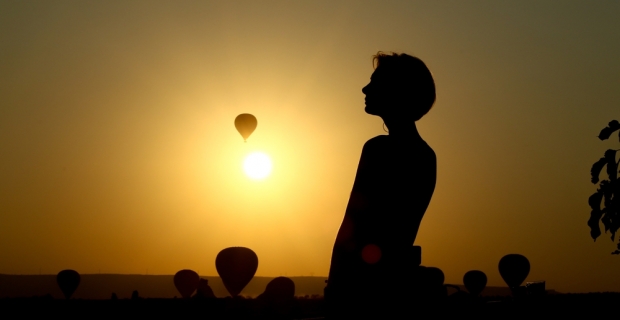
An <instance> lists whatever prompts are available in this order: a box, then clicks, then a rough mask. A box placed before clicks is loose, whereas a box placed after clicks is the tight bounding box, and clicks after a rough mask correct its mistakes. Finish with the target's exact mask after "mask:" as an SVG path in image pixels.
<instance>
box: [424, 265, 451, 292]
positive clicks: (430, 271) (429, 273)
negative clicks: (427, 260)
mask: <svg viewBox="0 0 620 320" xmlns="http://www.w3.org/2000/svg"><path fill="white" fill-rule="evenodd" d="M425 273H426V277H428V280H427V281H428V284H429V285H431V286H433V287H438V286H443V282H444V280H445V279H446V277H445V275H444V274H443V271H441V269H439V268H435V267H426V270H425Z"/></svg>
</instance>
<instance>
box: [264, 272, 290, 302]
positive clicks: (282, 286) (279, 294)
mask: <svg viewBox="0 0 620 320" xmlns="http://www.w3.org/2000/svg"><path fill="white" fill-rule="evenodd" d="M294 297H295V283H294V282H293V280H291V279H290V278H287V277H277V278H274V279H273V280H271V281H269V283H268V284H267V287H266V288H265V292H263V293H262V294H261V295H259V296H258V298H264V299H277V300H285V299H292V298H294Z"/></svg>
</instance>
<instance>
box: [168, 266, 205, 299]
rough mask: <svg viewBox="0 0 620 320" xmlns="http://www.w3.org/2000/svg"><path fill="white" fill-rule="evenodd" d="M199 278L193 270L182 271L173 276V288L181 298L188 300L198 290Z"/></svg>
mask: <svg viewBox="0 0 620 320" xmlns="http://www.w3.org/2000/svg"><path fill="white" fill-rule="evenodd" d="M199 282H200V277H199V276H198V274H197V273H196V272H195V271H193V270H188V269H183V270H180V271H179V272H177V273H176V274H175V275H174V286H175V287H176V288H177V290H178V291H179V293H180V294H181V296H182V297H183V298H189V297H191V296H192V294H193V293H194V291H196V289H197V288H198V283H199Z"/></svg>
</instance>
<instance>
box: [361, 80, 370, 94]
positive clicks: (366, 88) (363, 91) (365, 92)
mask: <svg viewBox="0 0 620 320" xmlns="http://www.w3.org/2000/svg"><path fill="white" fill-rule="evenodd" d="M368 87H370V83H369V84H367V85H366V86H365V87H363V88H362V93H364V94H368Z"/></svg>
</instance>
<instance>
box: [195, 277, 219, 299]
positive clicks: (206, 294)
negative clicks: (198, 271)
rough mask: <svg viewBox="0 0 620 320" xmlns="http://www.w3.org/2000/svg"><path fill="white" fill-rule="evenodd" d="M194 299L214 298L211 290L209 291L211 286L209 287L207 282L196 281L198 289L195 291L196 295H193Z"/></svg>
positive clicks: (202, 280) (204, 280)
mask: <svg viewBox="0 0 620 320" xmlns="http://www.w3.org/2000/svg"><path fill="white" fill-rule="evenodd" d="M194 298H196V299H207V298H215V294H214V293H213V289H211V286H209V280H207V279H202V278H201V279H200V280H199V281H198V289H196V294H194Z"/></svg>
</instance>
